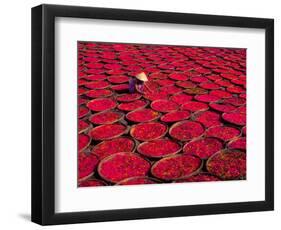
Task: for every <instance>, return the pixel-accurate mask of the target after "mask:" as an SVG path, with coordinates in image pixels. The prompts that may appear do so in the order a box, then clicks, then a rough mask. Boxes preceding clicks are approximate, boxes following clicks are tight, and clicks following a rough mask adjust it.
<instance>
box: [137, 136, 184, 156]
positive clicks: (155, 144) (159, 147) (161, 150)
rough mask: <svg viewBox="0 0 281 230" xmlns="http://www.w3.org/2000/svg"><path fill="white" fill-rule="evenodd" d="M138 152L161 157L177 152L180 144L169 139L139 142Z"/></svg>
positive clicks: (179, 149)
mask: <svg viewBox="0 0 281 230" xmlns="http://www.w3.org/2000/svg"><path fill="white" fill-rule="evenodd" d="M137 150H138V152H139V153H140V154H142V155H144V156H146V157H149V158H161V157H166V156H169V155H174V154H177V153H178V152H180V151H181V145H180V144H178V143H177V142H175V141H173V140H170V139H157V140H152V141H147V142H143V143H141V144H139V146H138V148H137Z"/></svg>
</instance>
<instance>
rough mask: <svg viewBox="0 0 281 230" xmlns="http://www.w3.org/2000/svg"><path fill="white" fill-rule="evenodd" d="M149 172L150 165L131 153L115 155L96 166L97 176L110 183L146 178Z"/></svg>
mask: <svg viewBox="0 0 281 230" xmlns="http://www.w3.org/2000/svg"><path fill="white" fill-rule="evenodd" d="M149 170H150V163H149V162H148V161H147V160H145V159H144V158H142V157H140V156H138V155H136V154H134V153H131V152H123V153H115V154H113V155H110V156H108V157H106V158H104V159H103V160H102V161H101V162H100V163H99V165H98V173H99V175H100V176H101V177H102V178H103V179H104V180H106V181H108V182H111V183H118V182H120V181H122V180H124V179H127V178H131V177H143V176H146V175H147V174H148V172H149Z"/></svg>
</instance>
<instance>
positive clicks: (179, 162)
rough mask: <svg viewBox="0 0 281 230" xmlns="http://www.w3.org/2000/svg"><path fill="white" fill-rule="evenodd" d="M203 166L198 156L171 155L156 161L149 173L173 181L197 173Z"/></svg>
mask: <svg viewBox="0 0 281 230" xmlns="http://www.w3.org/2000/svg"><path fill="white" fill-rule="evenodd" d="M202 166H203V163H202V160H201V159H200V158H199V157H196V156H192V155H173V156H169V157H165V158H162V159H161V160H159V161H156V162H155V163H154V165H153V166H152V167H151V174H152V175H153V176H155V177H156V178H158V179H160V180H165V181H173V180H177V179H180V178H183V177H187V176H190V175H193V174H197V173H198V172H199V171H200V170H201V168H202Z"/></svg>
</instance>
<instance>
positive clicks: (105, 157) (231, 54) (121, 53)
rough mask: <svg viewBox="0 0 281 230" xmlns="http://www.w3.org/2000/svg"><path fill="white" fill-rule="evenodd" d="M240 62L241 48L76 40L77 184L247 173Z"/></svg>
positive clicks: (212, 177)
mask: <svg viewBox="0 0 281 230" xmlns="http://www.w3.org/2000/svg"><path fill="white" fill-rule="evenodd" d="M246 63H247V49H246V48H244V47H203V46H202V47H200V46H180V45H165V44H129V43H114V42H110V43H108V42H102V41H77V81H78V84H77V85H78V88H77V105H78V106H77V114H78V116H77V117H78V120H77V127H78V128H77V139H78V151H77V164H78V165H77V186H78V187H79V188H82V187H94V186H113V185H144V184H162V183H174V185H173V186H177V183H189V182H210V183H217V182H220V183H221V182H225V181H230V180H246V178H247V169H246V158H247V157H246V114H247V113H246V110H247V109H246V105H247V102H246V100H247V96H246V95H247V94H246V89H247V84H246V79H247V71H246ZM151 189H153V187H151Z"/></svg>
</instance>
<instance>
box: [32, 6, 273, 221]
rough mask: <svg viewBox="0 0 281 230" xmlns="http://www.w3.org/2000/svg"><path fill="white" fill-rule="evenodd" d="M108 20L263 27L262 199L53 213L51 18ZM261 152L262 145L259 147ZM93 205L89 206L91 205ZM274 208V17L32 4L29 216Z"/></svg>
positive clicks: (109, 216)
mask: <svg viewBox="0 0 281 230" xmlns="http://www.w3.org/2000/svg"><path fill="white" fill-rule="evenodd" d="M56 17H71V18H88V19H109V20H125V21H138V22H155V23H174V24H193V25H210V26H228V27H241V28H261V29H265V36H266V37H265V43H266V44H265V47H266V50H265V92H266V98H265V101H266V105H265V110H266V111H265V115H266V116H265V123H266V127H265V132H266V135H265V137H266V138H265V139H266V140H265V143H266V147H265V150H264V151H265V153H266V154H265V200H264V201H254V202H252V201H251V202H239V203H220V204H203V205H188V206H173V207H156V208H138V209H121V210H107V211H88V212H72V213H55V183H54V182H55V87H54V86H55V46H54V43H55V39H54V37H55V30H54V28H55V18H56ZM261 151H262V150H261ZM93 208H94V207H93ZM273 209H274V20H273V19H264V18H247V17H230V16H215V15H202V14H185V13H171V12H153V11H139V10H126V9H110V8H93V7H78V6H62V5H61V6H60V5H40V6H36V7H34V8H32V210H31V213H32V221H33V222H35V223H38V224H41V225H53V224H70V223H84V222H99V221H115V220H129V219H143V218H162V217H177V216H194V215H206V214H221V213H237V212H252V211H267V210H273Z"/></svg>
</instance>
